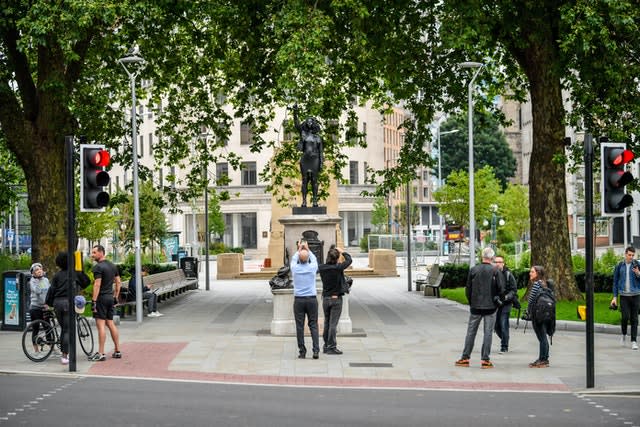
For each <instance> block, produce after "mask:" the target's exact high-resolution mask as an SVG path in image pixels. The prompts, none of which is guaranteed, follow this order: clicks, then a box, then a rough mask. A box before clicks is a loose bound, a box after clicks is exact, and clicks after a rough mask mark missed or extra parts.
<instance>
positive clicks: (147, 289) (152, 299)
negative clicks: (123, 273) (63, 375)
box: [127, 266, 164, 317]
mask: <svg viewBox="0 0 640 427" xmlns="http://www.w3.org/2000/svg"><path fill="white" fill-rule="evenodd" d="M141 275H142V301H143V302H144V301H147V313H148V316H149V317H160V316H164V314H162V313H160V312H159V311H158V296H157V295H156V294H155V292H153V289H152V287H153V285H147V284H145V283H144V278H145V277H146V276H148V275H149V268H148V267H147V266H143V267H142V271H141ZM137 291H138V290H137V288H136V275H135V273H134V274H133V276H131V279H129V286H128V288H127V301H135V300H136V292H137Z"/></svg>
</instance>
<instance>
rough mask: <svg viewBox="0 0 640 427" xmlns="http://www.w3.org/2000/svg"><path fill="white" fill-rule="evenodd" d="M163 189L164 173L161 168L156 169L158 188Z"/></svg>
mask: <svg viewBox="0 0 640 427" xmlns="http://www.w3.org/2000/svg"><path fill="white" fill-rule="evenodd" d="M162 187H164V171H163V170H162V168H160V169H158V188H160V189H162Z"/></svg>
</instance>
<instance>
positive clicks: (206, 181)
mask: <svg viewBox="0 0 640 427" xmlns="http://www.w3.org/2000/svg"><path fill="white" fill-rule="evenodd" d="M202 136H203V138H204V151H205V153H206V156H208V155H209V141H208V138H209V134H208V133H207V134H204V135H202ZM209 239H210V237H209V158H208V157H205V162H204V283H205V290H207V291H208V290H209V287H210V285H209Z"/></svg>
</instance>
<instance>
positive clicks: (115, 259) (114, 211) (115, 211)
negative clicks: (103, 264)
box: [111, 207, 120, 264]
mask: <svg viewBox="0 0 640 427" xmlns="http://www.w3.org/2000/svg"><path fill="white" fill-rule="evenodd" d="M111 215H113V217H114V218H118V217H119V216H120V209H118V208H117V207H115V208H113V209H112V210H111ZM116 224H117V227H114V228H113V239H111V246H113V263H114V264H115V263H117V262H118V233H119V232H120V228H119V227H120V221H119V220H118V219H116Z"/></svg>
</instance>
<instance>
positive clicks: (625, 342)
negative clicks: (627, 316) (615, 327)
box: [620, 335, 627, 347]
mask: <svg viewBox="0 0 640 427" xmlns="http://www.w3.org/2000/svg"><path fill="white" fill-rule="evenodd" d="M626 344H627V336H626V335H623V336H622V337H620V345H621V346H623V347H624V346H625V345H626Z"/></svg>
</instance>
